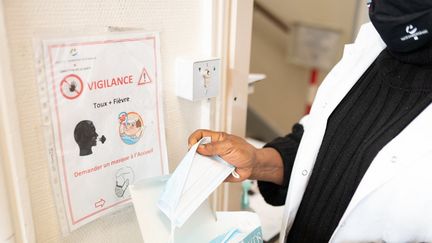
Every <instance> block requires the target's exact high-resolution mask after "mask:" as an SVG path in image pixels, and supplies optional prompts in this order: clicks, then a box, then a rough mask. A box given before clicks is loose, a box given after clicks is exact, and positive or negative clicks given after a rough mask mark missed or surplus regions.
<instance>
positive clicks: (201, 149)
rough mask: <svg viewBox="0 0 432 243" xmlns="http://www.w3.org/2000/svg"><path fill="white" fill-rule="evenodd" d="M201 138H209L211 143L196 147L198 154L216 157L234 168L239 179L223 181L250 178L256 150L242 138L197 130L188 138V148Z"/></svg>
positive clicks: (232, 180)
mask: <svg viewBox="0 0 432 243" xmlns="http://www.w3.org/2000/svg"><path fill="white" fill-rule="evenodd" d="M203 137H211V143H208V144H205V145H200V146H198V150H197V151H198V153H200V154H202V155H206V156H214V155H218V156H220V157H221V158H222V159H224V160H225V161H227V162H228V163H230V164H232V165H234V166H235V167H236V172H237V174H238V175H239V176H240V178H235V177H234V176H232V175H230V176H229V177H228V178H227V179H226V180H225V181H228V182H240V181H244V180H246V179H248V178H250V177H251V176H252V175H253V173H254V169H255V165H256V157H257V149H256V148H255V147H254V146H252V145H251V144H249V143H248V142H246V140H244V139H243V138H240V137H237V136H235V135H230V134H227V133H224V132H215V131H209V130H197V131H195V132H194V133H192V135H191V136H190V137H189V140H188V142H189V148H190V147H191V146H192V145H194V144H195V143H197V142H198V141H199V140H200V139H201V138H203Z"/></svg>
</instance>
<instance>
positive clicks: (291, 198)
mask: <svg viewBox="0 0 432 243" xmlns="http://www.w3.org/2000/svg"><path fill="white" fill-rule="evenodd" d="M384 48H385V44H384V42H383V41H382V40H381V38H380V36H379V35H378V33H377V32H376V30H375V28H374V27H373V25H372V24H371V23H368V24H365V25H363V26H362V28H361V29H360V32H359V34H358V36H357V39H356V41H355V43H354V44H350V45H346V46H345V50H344V54H343V57H342V59H341V60H340V62H339V63H338V64H337V65H336V66H335V67H334V68H333V70H332V71H331V72H330V73H329V74H328V76H327V77H326V78H325V80H324V81H323V83H322V85H321V86H320V88H319V90H318V93H317V95H316V98H315V101H314V103H313V105H312V109H311V112H310V115H309V116H308V117H307V118H306V119H305V120H304V121H303V126H304V129H305V131H304V134H303V137H302V140H301V143H300V146H299V149H298V152H297V157H296V160H295V163H294V167H293V170H292V173H291V180H290V183H289V188H288V194H287V198H286V204H285V205H286V206H285V212H284V221H283V224H282V231H281V237H282V238H281V240H282V241H281V242H284V236H285V233H286V232H285V229H286V228H288V229H289V228H291V226H292V223H293V221H294V217H295V215H296V213H297V210H298V208H299V205H300V202H301V199H302V197H303V193H304V191H305V189H306V185H307V182H308V180H309V177H310V174H311V171H312V168H313V166H314V163H315V159H316V157H317V154H318V150H319V148H320V145H321V142H322V138H323V136H324V132H325V129H326V122H327V118H328V117H329V115H330V114H331V113H332V111H333V110H334V109H335V108H336V106H337V105H338V104H339V102H340V101H341V100H342V98H343V97H344V96H345V95H346V94H347V93H348V91H349V90H350V89H351V87H353V85H354V84H355V83H356V82H357V80H358V79H359V78H360V76H361V75H362V74H363V73H364V72H365V71H366V69H367V68H368V67H369V66H370V64H371V63H372V62H373V61H374V60H375V59H376V57H377V56H378V54H379V53H380V52H381V51H382V50H383V49H384ZM330 242H432V105H429V106H428V107H427V108H426V109H425V110H424V111H423V112H422V113H420V114H419V115H418V116H417V117H416V118H415V119H414V120H413V121H412V122H411V123H410V124H409V125H408V126H407V127H406V128H405V129H403V130H402V132H401V133H400V134H399V135H397V136H396V137H395V138H394V139H393V140H391V141H390V142H389V143H388V144H387V145H386V146H384V147H383V148H382V150H381V151H380V152H379V153H378V154H377V156H376V157H375V158H374V160H373V161H372V163H371V165H370V167H369V169H368V170H367V172H366V174H365V175H364V177H363V179H362V180H361V182H360V185H359V186H358V188H357V190H356V191H355V194H354V196H353V197H352V199H351V201H350V203H349V205H348V208H347V209H346V211H345V213H344V215H343V217H342V219H341V220H340V222H339V224H338V226H337V228H336V230H335V231H334V232H333V235H332V238H331V240H330Z"/></svg>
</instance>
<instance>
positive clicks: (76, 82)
mask: <svg viewBox="0 0 432 243" xmlns="http://www.w3.org/2000/svg"><path fill="white" fill-rule="evenodd" d="M83 90H84V85H83V81H82V80H81V78H80V77H79V76H78V75H76V74H69V75H67V76H66V77H64V78H63V80H62V81H61V82H60V92H61V94H62V95H63V97H65V98H66V99H69V100H73V99H76V98H78V97H79V96H80V95H81V94H82V92H83Z"/></svg>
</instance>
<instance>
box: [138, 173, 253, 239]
mask: <svg viewBox="0 0 432 243" xmlns="http://www.w3.org/2000/svg"><path fill="white" fill-rule="evenodd" d="M168 179H169V176H161V177H155V178H151V179H146V180H142V181H140V182H138V183H136V184H135V185H133V186H131V187H130V192H131V195H132V200H133V205H134V208H135V213H136V216H137V219H138V223H139V227H140V230H141V234H142V237H143V239H144V242H145V243H168V242H169V239H170V234H171V223H170V220H169V219H168V218H167V217H166V216H165V215H164V214H163V213H162V211H161V210H160V209H159V208H158V207H157V202H158V200H159V197H160V195H161V194H162V191H163V189H164V187H165V184H166V182H167V181H168ZM260 226H261V224H260V220H259V218H258V216H257V215H256V214H255V213H253V212H246V211H239V212H216V213H215V212H214V211H213V210H212V209H211V207H210V203H209V202H208V200H205V201H204V203H202V204H201V206H200V207H199V208H198V209H197V210H196V211H195V212H194V213H193V214H192V216H191V217H190V218H189V219H188V220H187V221H186V223H185V224H184V225H183V226H182V227H181V228H178V229H176V230H175V235H174V243H205V242H211V241H212V240H214V239H215V238H216V237H218V236H219V235H222V234H225V233H226V232H228V231H229V230H231V229H233V228H239V229H241V230H242V231H243V232H248V233H253V232H254V231H255V230H256V229H257V228H260ZM260 235H261V234H260V232H258V236H255V235H250V234H249V237H250V238H254V237H255V238H257V237H258V238H259V237H260ZM219 242H221V241H219ZM230 242H231V241H230ZM233 242H235V241H233ZM237 242H241V241H237ZM245 242H246V241H245ZM248 242H262V241H248Z"/></svg>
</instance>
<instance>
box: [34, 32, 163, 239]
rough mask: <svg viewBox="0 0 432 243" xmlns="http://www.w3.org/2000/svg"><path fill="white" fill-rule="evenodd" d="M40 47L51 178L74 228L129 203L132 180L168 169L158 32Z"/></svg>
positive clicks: (63, 41) (52, 40)
mask: <svg viewBox="0 0 432 243" xmlns="http://www.w3.org/2000/svg"><path fill="white" fill-rule="evenodd" d="M39 52H40V57H42V58H41V59H42V60H43V62H42V65H43V69H44V70H45V72H44V78H43V80H41V78H39V83H40V84H41V86H42V87H44V88H42V89H46V90H45V92H44V95H42V96H43V98H41V99H42V100H44V101H45V104H44V103H43V105H42V106H43V107H45V108H46V112H45V115H46V117H47V119H48V120H49V121H50V123H49V124H50V126H47V129H48V130H50V131H49V133H48V134H50V135H49V136H47V135H46V137H47V139H48V140H49V141H50V142H48V150H49V157H50V160H51V162H50V163H51V165H52V166H51V167H52V168H55V170H54V173H52V174H53V177H54V179H53V180H52V181H53V184H55V185H54V187H56V186H57V187H58V188H59V190H58V192H59V193H57V195H58V196H59V198H61V199H59V198H57V203H58V204H61V205H60V208H62V209H63V210H60V211H63V217H64V221H67V228H68V231H71V230H74V229H77V228H78V227H80V226H82V225H84V224H86V223H88V222H91V221H93V220H95V219H97V218H99V217H101V216H103V215H105V214H108V213H111V212H113V211H116V210H118V209H120V208H122V207H124V206H125V205H127V204H129V203H130V200H131V199H130V194H129V190H128V188H129V185H131V184H133V183H134V182H135V181H138V180H141V179H143V178H149V177H154V176H159V175H163V174H167V173H168V163H167V156H166V142H165V134H164V120H163V110H162V97H161V94H162V92H161V72H160V53H159V35H158V33H115V34H106V35H97V36H86V37H73V38H50V39H44V40H41V41H40V50H39ZM60 218H61V215H60ZM63 231H64V230H63Z"/></svg>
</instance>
